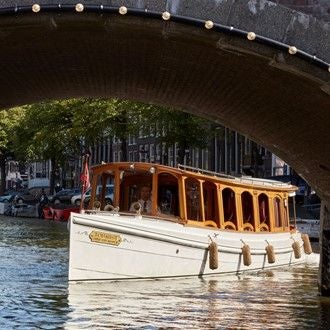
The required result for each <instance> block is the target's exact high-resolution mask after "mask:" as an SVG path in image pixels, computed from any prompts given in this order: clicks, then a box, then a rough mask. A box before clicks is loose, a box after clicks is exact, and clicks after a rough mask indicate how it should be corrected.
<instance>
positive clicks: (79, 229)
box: [69, 213, 315, 281]
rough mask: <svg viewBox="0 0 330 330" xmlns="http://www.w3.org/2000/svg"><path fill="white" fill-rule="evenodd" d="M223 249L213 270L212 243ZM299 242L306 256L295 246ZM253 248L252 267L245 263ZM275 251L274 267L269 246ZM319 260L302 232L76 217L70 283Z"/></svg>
mask: <svg viewBox="0 0 330 330" xmlns="http://www.w3.org/2000/svg"><path fill="white" fill-rule="evenodd" d="M212 241H214V242H216V243H217V246H218V264H219V266H218V268H217V269H213V270H212V269H210V265H209V250H208V247H209V244H210V243H211V242H212ZM294 241H298V242H299V245H300V250H301V258H299V259H296V258H295V256H294V251H293V248H292V243H293V242H294ZM244 244H248V245H249V247H250V250H251V260H252V263H251V265H249V266H245V265H244V263H243V255H242V247H243V245H244ZM268 244H271V245H272V246H273V247H274V250H275V263H272V264H270V263H268V259H267V255H266V250H265V248H266V246H267V245H268ZM309 260H312V261H314V260H315V257H314V256H313V255H306V254H305V253H304V249H303V242H302V240H301V234H300V233H298V232H297V233H252V232H234V231H222V230H215V229H211V228H210V229H205V228H198V227H191V226H184V225H181V224H178V223H174V222H171V221H164V220H155V219H151V218H141V217H140V218H139V217H135V216H130V215H116V214H114V215H109V214H107V215H89V214H77V213H72V214H71V219H70V259H69V280H70V281H86V280H87V281H88V280H127V279H147V278H164V277H184V276H204V275H211V274H225V273H241V272H244V271H253V270H261V269H265V268H271V267H280V266H291V265H294V264H301V263H304V262H306V261H307V262H308V261H309Z"/></svg>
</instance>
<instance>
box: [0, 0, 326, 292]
mask: <svg viewBox="0 0 330 330" xmlns="http://www.w3.org/2000/svg"><path fill="white" fill-rule="evenodd" d="M78 2H79V3H80V4H78ZM279 2H282V3H284V4H287V5H291V6H294V8H295V9H297V6H300V7H301V9H302V10H306V11H308V12H311V13H313V14H315V15H318V16H319V17H320V18H324V20H322V19H316V18H315V17H312V16H307V15H304V14H302V13H299V12H296V11H293V10H292V9H289V8H286V7H283V6H281V5H279V4H278V3H279ZM310 3H312V4H313V5H312V6H311V5H310ZM327 6H328V5H327V2H326V1H323V0H318V1H315V0H314V1H308V0H300V1H296V0H280V1H279V0H278V1H275V0H274V1H273V2H268V1H266V0H249V1H247V0H200V1H191V0H167V1H166V0H120V1H117V0H101V1H98V0H94V1H92V0H90V1H72V0H63V1H60V0H57V1H52V0H40V3H38V0H36V1H35V2H32V1H18V0H15V1H8V0H6V1H1V0H0V47H1V52H0V68H1V69H0V70H1V75H0V88H1V93H0V107H2V108H6V107H12V106H15V105H21V104H26V103H32V102H36V101H41V100H44V99H54V98H56V99H59V98H69V97H80V96H89V97H119V98H129V99H135V100H140V101H144V102H153V103H158V104H162V105H171V106H173V107H180V108H183V109H185V110H186V111H189V112H192V113H194V114H196V115H202V116H205V117H208V118H209V119H212V120H214V121H216V122H219V123H223V124H225V125H227V126H229V127H231V128H232V129H236V130H237V131H239V132H241V133H243V134H245V135H247V136H249V137H250V138H251V139H253V140H255V141H256V142H258V143H260V144H262V145H264V146H266V147H267V148H268V149H269V150H271V151H273V152H274V153H275V154H277V155H278V156H280V157H281V158H283V159H284V160H285V161H287V162H288V163H289V164H290V165H291V166H292V167H294V168H295V169H296V170H297V172H298V173H299V174H301V175H302V176H303V177H304V178H305V179H306V180H307V181H308V182H309V183H310V184H311V185H312V186H313V187H314V189H315V190H316V191H317V192H318V194H319V195H320V196H321V197H322V199H323V200H324V202H325V204H324V205H325V206H324V209H323V214H324V215H325V216H324V219H325V225H324V228H325V231H324V235H325V237H326V238H327V239H330V230H329V231H327V228H328V227H327V226H329V228H328V229H330V224H328V223H330V220H329V219H328V218H330V217H329V216H328V215H327V214H328V213H329V212H328V209H329V208H328V207H327V205H330V129H329V124H330V97H329V94H330V85H329V77H330V64H329V63H330V51H329V50H330V27H329V24H328V23H327V22H328V21H329V15H328V11H329V9H328V8H327ZM298 9H299V8H298ZM126 10H127V12H126ZM327 235H328V236H327ZM325 242H328V241H325ZM327 248H328V252H329V253H328V254H329V256H330V246H328V247H327ZM329 265H330V261H329V260H327V263H326V267H328V266H329ZM326 267H325V269H326ZM328 276H329V275H328ZM327 283H328V285H329V286H328V287H325V289H324V292H328V293H329V294H330V278H328V279H327Z"/></svg>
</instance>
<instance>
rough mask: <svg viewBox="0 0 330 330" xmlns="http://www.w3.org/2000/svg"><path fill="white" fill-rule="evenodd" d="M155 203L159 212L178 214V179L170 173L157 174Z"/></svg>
mask: <svg viewBox="0 0 330 330" xmlns="http://www.w3.org/2000/svg"><path fill="white" fill-rule="evenodd" d="M157 205H158V210H159V212H160V213H161V214H166V215H174V216H179V198H178V180H177V178H176V177H174V176H173V175H171V174H168V173H160V174H159V176H158V198H157Z"/></svg>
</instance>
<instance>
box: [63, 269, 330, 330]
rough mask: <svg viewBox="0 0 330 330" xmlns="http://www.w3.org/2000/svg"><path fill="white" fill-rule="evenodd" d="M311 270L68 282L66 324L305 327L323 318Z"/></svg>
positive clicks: (313, 324)
mask: <svg viewBox="0 0 330 330" xmlns="http://www.w3.org/2000/svg"><path fill="white" fill-rule="evenodd" d="M316 274H317V268H315V267H309V268H308V267H301V268H297V269H292V270H289V271H287V270H274V271H267V272H260V273H256V274H250V275H245V276H242V277H236V276H226V277H225V276H223V277H220V278H209V279H204V280H200V279H199V280H198V279H192V278H191V279H177V280H159V281H132V282H126V283H124V282H113V283H76V284H70V285H69V289H68V292H69V295H68V300H69V305H70V307H71V312H70V313H69V320H68V322H67V328H70V329H72V328H76V329H78V328H80V327H81V326H82V327H88V325H90V324H98V325H103V326H111V327H114V328H140V327H143V328H151V329H154V328H157V329H158V328H181V327H185V328H187V327H188V328H195V329H199V328H204V329H218V328H240V329H265V328H269V327H271V328H284V327H285V329H297V328H300V329H301V328H305V329H307V328H308V329H309V328H310V327H312V326H319V325H320V323H319V322H320V319H322V318H324V319H323V320H322V321H321V322H325V324H327V323H326V322H328V320H326V316H325V315H327V313H328V312H329V309H328V306H327V304H326V307H325V306H323V307H321V306H320V302H321V301H322V299H320V298H319V296H318V291H317V277H316ZM322 304H323V303H322ZM323 305H324V304H323ZM324 307H325V310H326V311H327V313H326V314H325V315H323V313H324V312H325V310H324Z"/></svg>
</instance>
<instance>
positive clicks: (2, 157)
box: [0, 108, 24, 194]
mask: <svg viewBox="0 0 330 330" xmlns="http://www.w3.org/2000/svg"><path fill="white" fill-rule="evenodd" d="M23 117H24V110H23V109H22V108H13V109H11V110H2V111H0V171H1V184H0V194H3V193H4V191H5V189H6V161H7V158H8V157H9V156H13V155H14V146H13V141H12V136H13V134H14V131H15V130H16V129H17V127H19V126H20V125H21V121H22V118H23Z"/></svg>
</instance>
